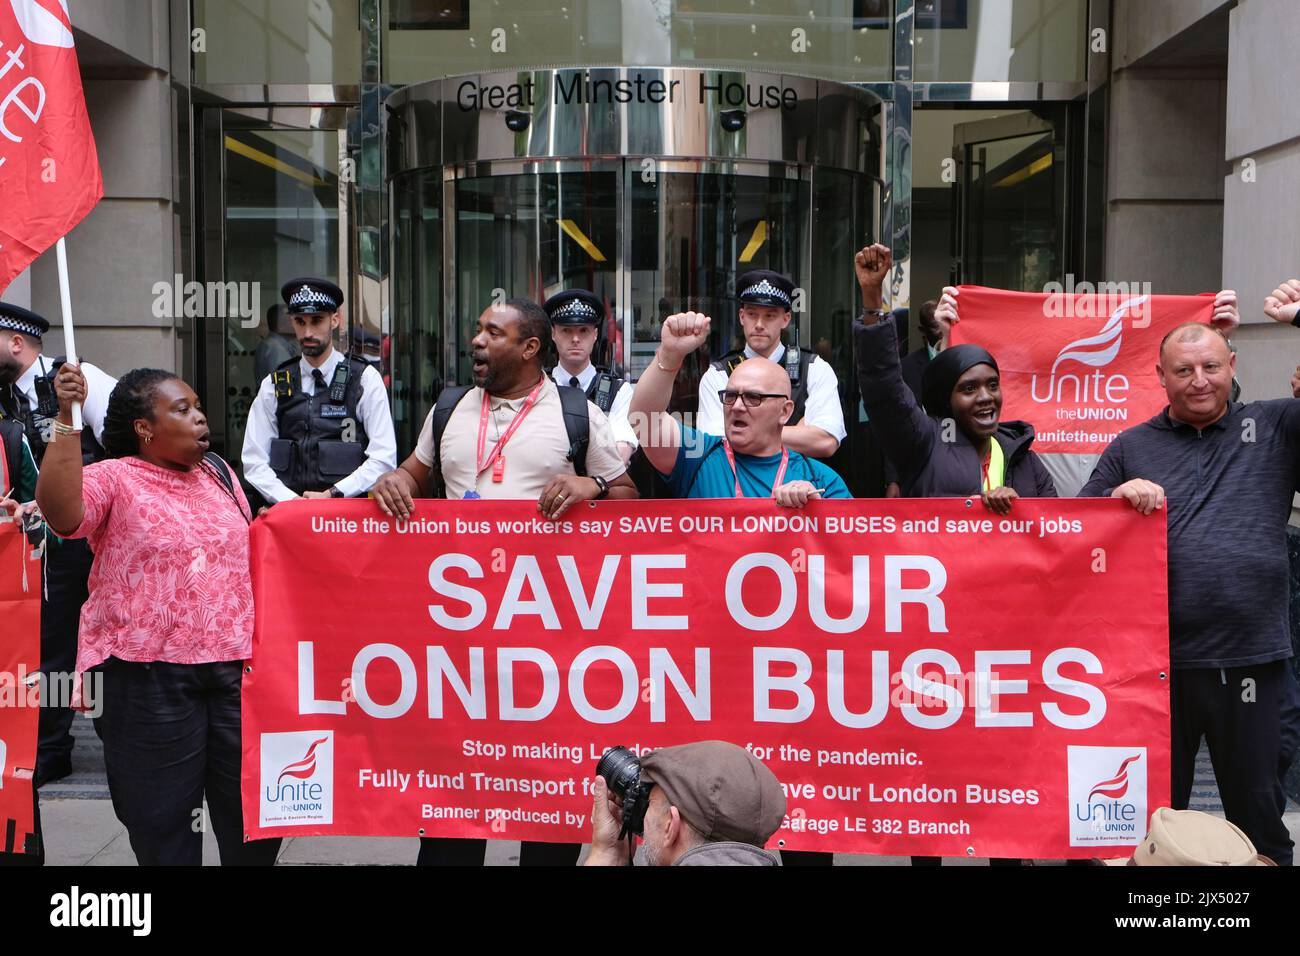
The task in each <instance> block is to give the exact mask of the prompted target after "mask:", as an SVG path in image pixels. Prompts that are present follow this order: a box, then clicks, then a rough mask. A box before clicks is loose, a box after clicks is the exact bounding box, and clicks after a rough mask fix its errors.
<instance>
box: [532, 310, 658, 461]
mask: <svg viewBox="0 0 1300 956" xmlns="http://www.w3.org/2000/svg"><path fill="white" fill-rule="evenodd" d="M542 308H543V309H545V310H546V314H547V315H548V316H550V319H551V324H552V325H594V326H595V327H596V330H597V333H598V334H599V331H600V329H601V328H602V327H603V326H604V324H605V318H606V313H605V303H604V302H602V301H601V300H600V297H599V296H596V295H593V294H592V293H590V292H588V291H586V290H585V289H568V290H566V291H564V292H557V293H556V294H555V295H553V296H551V297H550V298H549V299H547V300H546V303H545V305H543V306H542ZM547 374H549V375H550V376H551V379H552V380H553V381H554V382H555V384H556V385H568V386H570V387H572V388H580V389H582V390H583V391H584V392H586V393H587V400H588V401H589V402H591V403H592V404H593V405H595V406H596V407H597V408H599V409H600V410H601V411H602V412H604V413H605V416H606V417H607V418H608V419H609V426H610V428H611V429H613V432H614V440H615V441H617V442H619V443H621V444H628V445H631V446H632V447H633V448H636V447H637V446H638V445H639V444H640V442H638V441H637V437H636V432H635V431H633V430H632V426H631V424H629V423H628V419H627V412H628V409H629V408H630V407H631V405H632V388H633V386H632V383H631V382H629V381H628V380H627V379H626V378H625V377H624V376H622V375H619V374H617V373H616V372H615V371H613V370H611V369H609V368H605V367H604V366H597V365H592V364H591V362H590V361H588V362H587V367H586V368H584V369H583V370H582V371H581V372H579V373H578V374H577V375H574V374H572V373H571V372H566V371H565V370H564V367H563V366H560V365H557V366H555V368H553V369H550V370H549V371H548V373H547Z"/></svg>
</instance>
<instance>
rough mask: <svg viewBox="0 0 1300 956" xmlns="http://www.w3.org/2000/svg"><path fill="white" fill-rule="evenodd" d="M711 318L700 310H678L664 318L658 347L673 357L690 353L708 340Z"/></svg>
mask: <svg viewBox="0 0 1300 956" xmlns="http://www.w3.org/2000/svg"><path fill="white" fill-rule="evenodd" d="M712 325H713V320H712V319H710V318H709V317H708V316H707V315H704V314H703V313H702V312H678V313H677V314H676V315H670V316H668V318H666V319H664V324H663V327H662V328H661V329H660V331H659V347H660V348H661V349H662V350H663V351H664V352H665V354H666V355H667V356H669V357H671V358H674V359H682V358H685V357H686V356H687V355H690V354H691V353H692V352H694V351H695V350H696V349H698V348H700V346H702V345H704V344H705V343H706V342H708V340H709V329H710V328H711V327H712Z"/></svg>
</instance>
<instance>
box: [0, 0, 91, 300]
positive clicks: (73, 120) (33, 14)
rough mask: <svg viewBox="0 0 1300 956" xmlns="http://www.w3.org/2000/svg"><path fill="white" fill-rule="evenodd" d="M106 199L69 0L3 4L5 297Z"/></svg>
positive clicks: (0, 251)
mask: <svg viewBox="0 0 1300 956" xmlns="http://www.w3.org/2000/svg"><path fill="white" fill-rule="evenodd" d="M103 195H104V180H103V178H102V177H101V175H100V172H99V157H98V155H97V153H96V152H95V139H94V136H93V135H92V134H91V131H90V119H89V118H88V117H87V115H86V99H85V96H84V95H83V93H82V90H81V73H80V71H79V70H78V68H77V54H76V51H75V50H74V49H73V45H72V21H71V19H70V17H69V16H68V4H67V0H0V292H3V291H4V289H5V288H6V287H7V286H8V285H9V283H10V282H12V281H13V279H14V277H15V276H17V275H18V273H20V272H22V271H23V270H24V269H26V268H27V266H28V264H29V263H31V261H32V260H33V259H35V258H36V257H37V256H39V255H40V254H41V253H42V252H44V251H45V250H46V249H48V248H49V247H50V246H51V245H53V244H54V243H55V242H56V241H57V240H58V239H60V238H61V237H62V236H65V235H67V234H68V232H69V231H70V230H71V229H72V227H73V226H75V225H76V224H77V223H79V222H80V221H81V220H82V218H84V217H85V215H86V213H88V212H90V210H91V209H92V208H94V205H95V203H97V202H99V199H100V197H101V196H103Z"/></svg>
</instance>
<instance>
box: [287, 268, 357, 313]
mask: <svg viewBox="0 0 1300 956" xmlns="http://www.w3.org/2000/svg"><path fill="white" fill-rule="evenodd" d="M280 298H282V299H284V304H285V305H287V306H288V307H289V311H290V312H291V313H293V314H294V315H314V314H315V313H317V312H337V311H338V310H339V306H341V305H342V304H343V290H342V289H340V288H339V287H338V286H336V285H335V284H334V283H333V282H330V281H329V280H328V279H314V278H312V277H310V276H308V277H305V278H300V279H290V280H289V281H288V282H286V283H285V284H284V285H282V286H281V287H280Z"/></svg>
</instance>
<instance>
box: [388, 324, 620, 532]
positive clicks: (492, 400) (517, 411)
mask: <svg viewBox="0 0 1300 956" xmlns="http://www.w3.org/2000/svg"><path fill="white" fill-rule="evenodd" d="M547 341H550V320H549V319H548V318H547V317H546V313H545V312H544V311H542V309H541V307H540V306H539V305H537V303H535V302H532V301H529V300H527V299H510V300H508V301H507V302H505V303H504V304H501V305H493V306H489V307H488V308H487V309H485V310H484V311H483V314H482V315H480V316H479V318H478V334H477V335H476V336H475V337H474V340H473V341H472V342H471V348H472V350H473V359H474V366H473V375H474V388H472V389H470V390H469V391H468V392H467V393H466V394H465V396H464V397H463V398H462V399H461V400H460V401H459V402H458V404H457V405H456V407H455V409H454V410H453V411H452V413H451V417H450V418H449V419H448V421H447V427H446V430H445V431H444V432H443V435H442V441H441V442H440V447H439V448H438V449H435V448H434V447H433V412H432V411H430V412H429V415H428V417H426V418H425V421H424V425H423V427H422V428H421V429H420V437H419V440H418V442H417V443H416V447H415V451H414V452H413V453H412V454H411V455H410V456H409V457H408V458H407V459H406V461H404V462H402V464H401V466H400V467H398V468H397V469H396V470H394V471H390V472H389V473H388V474H386V475H384V476H382V477H381V478H380V479H379V480H378V481H377V482H375V485H374V487H373V488H372V489H371V493H372V494H373V495H374V497H375V499H376V500H377V501H378V502H379V507H380V508H381V509H382V510H383V511H384V513H385V514H388V515H391V516H395V517H408V516H409V515H410V514H411V513H412V512H413V511H414V508H415V502H414V499H415V498H418V497H425V496H426V494H427V493H426V490H425V489H427V488H428V487H429V480H430V478H431V477H434V476H435V473H436V475H437V476H438V477H439V478H440V479H441V481H442V483H443V486H444V488H445V489H446V497H447V498H458V499H460V498H465V497H466V496H467V495H468V496H469V497H470V498H475V497H478V498H485V499H497V500H503V499H520V498H527V499H533V498H535V499H536V500H537V507H538V510H540V511H541V512H542V513H543V514H544V515H545V516H546V517H548V518H552V519H555V518H559V517H560V516H561V515H562V514H564V512H565V511H567V510H568V509H569V508H570V507H572V506H573V505H574V504H576V503H577V502H580V501H589V500H592V499H599V498H604V497H606V495H608V497H610V498H611V499H617V498H635V497H636V496H637V492H636V486H635V485H634V484H633V483H632V479H631V478H629V477H628V476H627V468H626V466H625V465H624V464H623V459H622V456H621V455H619V453H618V446H617V444H616V443H615V440H614V436H613V433H612V431H611V430H610V426H609V420H608V419H607V418H606V417H605V415H604V414H603V413H602V412H601V411H600V409H598V408H597V407H596V406H595V405H592V404H591V403H590V402H588V403H587V418H588V423H589V424H588V435H589V442H588V446H587V469H586V470H587V476H586V477H582V476H579V475H578V474H577V473H576V472H575V471H574V467H573V463H572V462H571V461H569V460H568V455H569V437H568V431H567V429H566V428H565V424H564V417H563V414H562V411H561V405H560V394H559V389H558V388H557V386H556V385H555V383H554V382H553V381H551V380H550V378H549V377H547V376H546V375H545V373H544V372H543V370H542V349H543V343H544V342H547ZM485 398H486V400H487V410H486V414H484V407H483V406H484V399H485ZM521 415H522V416H523V420H522V421H519V422H518V423H516V419H517V418H519V417H520V416H521ZM480 434H481V436H482V439H483V441H482V450H481V451H480V448H479V444H480V442H479V437H480ZM498 447H500V451H498ZM480 456H481V457H480Z"/></svg>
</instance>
